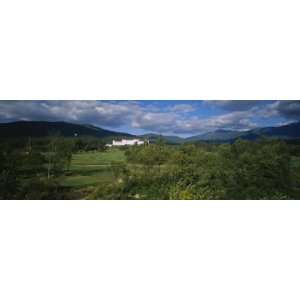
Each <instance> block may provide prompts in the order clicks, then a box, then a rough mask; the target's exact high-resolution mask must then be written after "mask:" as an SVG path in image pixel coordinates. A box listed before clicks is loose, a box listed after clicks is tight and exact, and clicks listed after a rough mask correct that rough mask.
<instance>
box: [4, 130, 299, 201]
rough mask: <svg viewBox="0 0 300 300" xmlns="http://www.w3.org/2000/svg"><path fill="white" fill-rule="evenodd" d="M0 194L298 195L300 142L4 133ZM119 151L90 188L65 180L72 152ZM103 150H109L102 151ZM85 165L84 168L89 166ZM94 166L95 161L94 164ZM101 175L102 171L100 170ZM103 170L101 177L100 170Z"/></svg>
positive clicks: (21, 196)
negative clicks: (132, 141) (117, 142)
mask: <svg viewBox="0 0 300 300" xmlns="http://www.w3.org/2000/svg"><path fill="white" fill-rule="evenodd" d="M0 147H1V148H0V149H1V150H0V172H1V173H0V198H1V199H299V198H300V164H299V161H300V145H299V143H298V142H296V141H294V142H293V141H289V143H287V142H284V141H280V140H271V139H261V140H258V141H245V140H237V141H235V142H234V143H227V144H225V143H224V144H213V143H205V142H200V143H199V142H198V143H185V144H181V145H170V144H166V143H165V142H164V141H163V140H162V139H158V140H157V141H156V142H155V143H151V144H149V145H148V144H146V145H142V146H133V147H121V148H119V149H117V150H114V149H106V147H105V144H104V141H103V140H101V139H98V138H95V137H85V138H65V137H62V136H59V135H54V136H49V137H47V138H19V139H13V138H11V139H7V138H5V139H2V140H0ZM88 153H92V154H93V155H94V156H93V157H96V158H97V157H100V156H101V155H102V156H103V155H106V156H105V157H113V156H112V155H116V154H117V155H119V157H122V159H119V160H114V159H111V160H109V161H108V162H107V164H106V165H105V168H106V169H105V170H106V173H105V174H108V175H107V176H106V177H105V178H104V176H102V175H103V174H104V173H103V174H102V175H101V174H100V173H99V176H98V175H97V176H95V177H94V182H93V184H92V185H87V187H85V188H84V189H83V188H81V189H80V190H79V189H77V190H76V189H75V188H72V186H66V185H64V184H62V183H63V180H64V179H69V178H71V176H72V175H74V174H73V173H74V172H75V171H76V170H75V169H74V168H72V167H71V168H70V166H71V164H72V161H74V157H79V156H80V155H81V156H83V155H86V154H88ZM103 157H104V156H103ZM83 167H85V166H84V165H83ZM90 167H93V165H91V166H90ZM97 174H98V173H97ZM100 175H101V176H100Z"/></svg>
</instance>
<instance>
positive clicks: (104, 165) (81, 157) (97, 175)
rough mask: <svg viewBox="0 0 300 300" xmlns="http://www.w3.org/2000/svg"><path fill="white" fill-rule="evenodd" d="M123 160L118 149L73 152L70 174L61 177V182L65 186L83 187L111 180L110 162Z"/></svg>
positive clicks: (123, 157)
mask: <svg viewBox="0 0 300 300" xmlns="http://www.w3.org/2000/svg"><path fill="white" fill-rule="evenodd" d="M123 161H125V155H124V152H123V151H121V150H119V149H111V150H108V151H107V152H83V153H78V154H74V155H73V157H72V162H71V166H70V175H68V176H64V177H63V178H62V184H63V185H64V186H66V187H73V188H83V187H87V186H95V185H97V184H98V183H100V182H111V181H112V180H113V174H112V171H111V163H112V162H123Z"/></svg>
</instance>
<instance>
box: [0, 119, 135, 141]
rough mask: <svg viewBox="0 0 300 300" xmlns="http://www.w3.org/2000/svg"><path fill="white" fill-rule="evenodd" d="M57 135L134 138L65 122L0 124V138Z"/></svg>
mask: <svg viewBox="0 0 300 300" xmlns="http://www.w3.org/2000/svg"><path fill="white" fill-rule="evenodd" d="M56 134H59V135H61V136H64V137H74V136H78V137H80V136H90V137H97V138H110V137H112V138H121V137H134V136H133V135H130V134H128V133H122V132H115V131H110V130H105V129H102V128H98V127H95V126H92V125H81V124H72V123H66V122H33V121H20V122H13V123H1V124H0V138H18V137H28V136H30V137H46V136H51V135H56Z"/></svg>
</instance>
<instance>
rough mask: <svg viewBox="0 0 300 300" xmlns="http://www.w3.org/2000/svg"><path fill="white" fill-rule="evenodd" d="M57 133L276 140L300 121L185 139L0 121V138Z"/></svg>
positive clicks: (299, 130) (292, 133)
mask: <svg viewBox="0 0 300 300" xmlns="http://www.w3.org/2000/svg"><path fill="white" fill-rule="evenodd" d="M56 133H59V134H60V135H62V136H66V137H74V136H92V137H97V138H102V139H106V140H112V139H118V138H134V137H135V138H136V137H139V138H144V139H149V140H150V141H155V140H157V139H159V138H162V139H164V140H165V141H166V142H168V143H172V144H179V143H184V142H198V141H209V142H231V141H234V140H235V139H237V138H240V139H245V140H256V139H258V138H260V137H263V136H264V137H269V138H279V139H300V122H296V123H291V124H288V125H283V126H278V127H263V128H255V129H251V130H247V131H234V130H224V129H218V130H215V131H212V132H207V133H203V134H199V135H195V136H192V137H188V138H181V137H178V136H163V135H158V134H154V133H149V134H144V135H140V136H137V135H132V134H128V133H124V132H117V131H111V130H106V129H102V128H99V127H96V126H93V125H88V124H72V123H66V122H44V121H19V122H12V123H0V138H9V137H10V138H18V137H28V136H31V137H44V136H51V135H53V134H56Z"/></svg>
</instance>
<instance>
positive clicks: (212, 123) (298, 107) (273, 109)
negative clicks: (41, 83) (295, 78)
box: [0, 101, 300, 136]
mask: <svg viewBox="0 0 300 300" xmlns="http://www.w3.org/2000/svg"><path fill="white" fill-rule="evenodd" d="M182 102H183V101H181V102H177V101H0V122H12V121H18V120H31V121H65V122H73V123H84V124H92V125H95V126H99V127H103V128H109V129H115V130H119V129H123V130H124V129H126V130H128V131H129V132H131V131H134V130H139V131H141V132H156V133H162V134H179V135H185V136H188V135H194V134H201V133H203V132H208V131H213V130H216V129H228V130H247V129H251V128H254V127H259V126H262V125H264V126H265V125H268V124H270V125H274V124H275V125H276V124H278V125H279V124H282V123H284V122H285V123H289V122H295V121H300V101H187V102H186V103H182Z"/></svg>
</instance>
